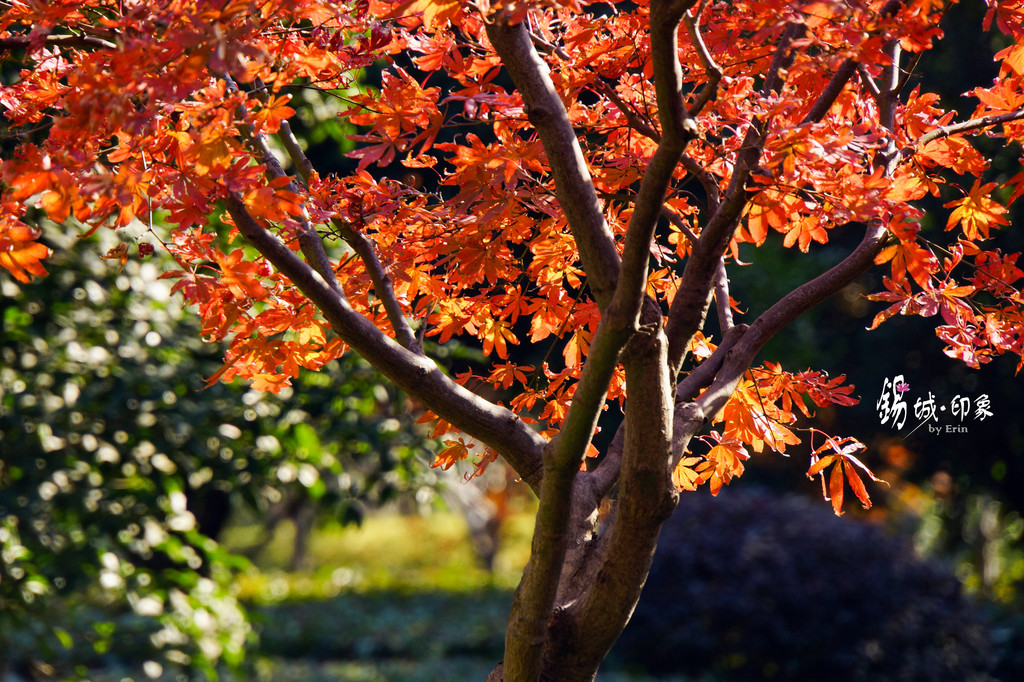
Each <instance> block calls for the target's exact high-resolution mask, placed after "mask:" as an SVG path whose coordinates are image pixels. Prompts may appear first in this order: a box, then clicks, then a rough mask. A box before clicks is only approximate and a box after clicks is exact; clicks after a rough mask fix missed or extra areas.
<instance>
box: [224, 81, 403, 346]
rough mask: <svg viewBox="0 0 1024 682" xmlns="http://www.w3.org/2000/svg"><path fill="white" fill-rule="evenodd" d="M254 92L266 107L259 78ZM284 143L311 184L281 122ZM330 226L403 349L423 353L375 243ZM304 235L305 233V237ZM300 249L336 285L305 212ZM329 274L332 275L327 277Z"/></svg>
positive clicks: (262, 146)
mask: <svg viewBox="0 0 1024 682" xmlns="http://www.w3.org/2000/svg"><path fill="white" fill-rule="evenodd" d="M228 83H229V85H230V86H231V87H232V88H233V89H236V88H234V83H233V82H232V81H230V80H228ZM254 86H255V89H254V90H253V94H254V95H255V96H256V98H257V99H259V101H260V102H262V103H263V104H266V103H267V102H268V101H269V100H270V97H269V95H268V93H267V90H266V87H265V86H264V85H263V82H262V81H261V80H260V79H258V78H257V79H256V81H255V83H254ZM246 132H247V138H248V139H250V140H252V141H253V142H254V143H255V146H256V147H257V150H258V151H259V153H260V156H261V157H262V159H263V162H264V164H266V166H267V169H268V173H269V174H270V175H271V177H275V178H276V177H282V176H284V174H285V172H284V169H283V168H282V167H281V164H280V163H279V162H278V161H277V157H275V156H274V155H273V153H272V152H271V151H270V147H269V146H268V145H267V142H266V139H265V137H264V136H263V135H257V134H255V131H254V130H253V127H252V126H251V125H249V124H246ZM278 135H279V137H280V138H281V141H282V143H283V144H284V147H285V149H286V150H287V152H288V156H289V158H290V159H291V160H292V163H293V164H295V168H296V171H297V172H298V174H299V177H301V178H302V182H303V183H304V184H306V185H307V186H308V185H309V177H310V173H312V171H313V164H312V162H310V160H309V158H308V157H307V156H306V154H305V152H303V151H302V147H301V146H300V145H299V141H298V139H296V137H295V135H294V134H293V133H292V129H291V126H289V125H288V121H281V127H280V129H279V133H278ZM289 188H290V189H291V190H292V191H294V192H296V193H299V188H298V187H296V186H295V182H294V181H293V182H291V183H290V184H289ZM331 224H332V225H333V226H334V227H335V229H337V230H338V233H339V234H340V235H341V238H342V239H344V240H345V242H346V243H347V244H348V245H349V246H351V247H352V250H353V251H355V252H356V255H358V256H359V258H360V260H362V261H363V265H364V266H365V267H366V271H367V273H369V275H370V281H371V282H372V283H373V291H374V293H376V294H377V298H378V299H380V301H381V303H382V304H383V306H384V312H385V313H386V314H387V316H388V321H389V322H391V327H392V329H394V330H395V338H396V339H397V340H398V342H399V343H400V344H402V346H404V347H405V348H408V349H409V350H411V351H413V352H414V353H418V354H420V355H422V354H423V348H422V346H421V344H420V342H419V340H418V339H417V338H416V334H415V333H414V332H413V330H412V328H411V327H410V326H409V323H408V321H407V320H406V318H405V311H404V310H402V304H401V303H399V302H398V297H397V296H396V295H395V289H394V287H393V286H392V284H391V277H389V276H388V274H387V272H386V271H385V270H384V266H383V265H382V264H381V262H380V258H379V257H378V256H377V249H376V247H375V246H374V244H373V242H372V241H371V240H370V239H369V238H367V237H366V235H364V234H363V233H361V232H359V231H357V230H355V229H354V228H353V227H352V226H351V225H348V224H347V223H345V222H344V221H342V220H339V219H338V218H334V219H333V220H331ZM303 233H304V234H303ZM299 243H300V246H302V252H303V254H305V255H306V257H307V259H308V260H310V262H312V263H314V266H315V267H316V269H317V271H318V272H319V273H320V275H321V276H323V277H324V278H325V279H327V281H328V282H329V283H330V282H334V283H335V284H337V278H336V277H335V276H334V269H333V267H332V266H331V265H330V261H329V260H328V258H327V254H326V253H325V252H324V248H323V242H322V241H321V239H320V236H319V235H318V234H317V233H316V230H315V229H314V228H313V226H312V225H310V223H309V218H308V217H307V216H306V214H305V210H304V212H303V221H302V232H300V237H299ZM327 273H330V275H328V274H327ZM337 288H338V291H341V287H340V284H338V287H337Z"/></svg>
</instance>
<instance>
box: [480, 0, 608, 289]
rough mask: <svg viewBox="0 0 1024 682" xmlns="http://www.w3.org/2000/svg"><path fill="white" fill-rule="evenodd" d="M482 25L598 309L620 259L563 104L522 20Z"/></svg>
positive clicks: (501, 19) (492, 20)
mask: <svg viewBox="0 0 1024 682" xmlns="http://www.w3.org/2000/svg"><path fill="white" fill-rule="evenodd" d="M486 30H487V37H488V38H489V39H490V41H491V45H493V46H494V49H495V51H496V52H497V53H498V56H500V57H501V61H502V64H503V65H504V66H505V68H506V69H507V70H508V73H509V75H510V76H511V77H512V81H513V83H515V86H516V90H518V91H519V94H520V95H521V96H522V98H523V110H524V112H525V113H526V116H527V118H528V119H529V121H530V123H532V124H533V126H534V127H535V128H536V129H537V133H538V134H539V135H540V139H541V143H542V144H543V146H544V151H545V152H546V153H547V157H548V163H549V164H550V166H551V174H552V175H553V176H554V179H555V197H556V198H557V199H558V203H559V204H560V205H561V208H562V211H563V213H564V214H565V218H566V221H567V222H568V224H569V229H570V230H571V231H572V235H573V238H574V239H575V241H576V248H577V249H578V250H579V253H580V260H582V261H583V269H584V270H585V271H586V273H587V282H588V284H589V286H590V290H591V292H593V295H594V300H596V301H597V304H598V306H599V307H600V308H602V309H603V308H604V307H605V306H607V305H608V303H609V302H610V301H611V298H612V295H613V293H614V291H615V286H616V283H617V282H618V280H619V272H620V269H621V260H620V258H619V253H618V250H617V249H616V247H615V239H614V237H613V235H612V233H611V230H610V229H609V228H608V224H607V222H606V221H605V219H604V214H603V213H602V210H601V204H600V202H599V201H598V198H597V192H596V191H595V190H594V183H593V182H592V180H591V177H590V173H589V172H588V171H587V163H586V160H585V159H584V158H583V152H582V150H581V149H580V145H579V141H578V140H577V139H576V132H575V131H574V130H573V128H572V123H571V121H570V120H569V115H568V113H567V112H566V110H565V105H563V104H562V100H561V98H560V97H559V95H558V92H557V91H556V90H555V86H554V83H552V81H551V77H550V76H549V75H548V71H549V70H548V66H547V64H545V63H544V61H543V60H541V58H540V57H539V56H538V54H537V51H536V49H534V46H533V42H532V40H531V37H530V32H529V30H528V29H527V27H526V22H520V23H518V24H515V25H509V23H508V20H507V17H505V16H503V15H501V14H500V13H499V14H498V15H496V16H493V17H491V18H490V20H489V21H488V22H487V23H486Z"/></svg>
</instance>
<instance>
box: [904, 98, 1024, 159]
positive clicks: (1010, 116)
mask: <svg viewBox="0 0 1024 682" xmlns="http://www.w3.org/2000/svg"><path fill="white" fill-rule="evenodd" d="M1021 120H1024V109H1018V110H1017V111H1010V112H1007V113H1005V114H995V115H992V116H980V117H978V118H972V119H970V120H968V121H961V122H960V123H954V124H953V125H948V126H939V127H938V128H936V129H935V130H930V131H928V132H927V133H925V134H924V135H922V136H921V137H919V138H917V141H916V142H915V144H914V147H915V148H916V147H920V146H921V145H925V144H928V143H929V142H932V141H933V140H938V139H939V138H942V137H949V136H950V135H957V134H959V133H967V132H973V131H975V130H981V129H982V128H992V127H995V126H997V125H1002V124H1004V123H1011V122H1013V121H1021ZM914 153H915V150H914V149H911V148H906V149H903V150H901V151H900V156H901V157H902V158H906V157H908V156H912V155H913V154H914Z"/></svg>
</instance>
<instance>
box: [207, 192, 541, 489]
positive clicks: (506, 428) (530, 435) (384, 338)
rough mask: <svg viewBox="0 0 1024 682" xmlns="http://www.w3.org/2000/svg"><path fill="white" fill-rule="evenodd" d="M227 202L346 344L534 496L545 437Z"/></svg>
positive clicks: (232, 198) (238, 202)
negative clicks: (501, 462)
mask: <svg viewBox="0 0 1024 682" xmlns="http://www.w3.org/2000/svg"><path fill="white" fill-rule="evenodd" d="M224 203H225V206H226V207H227V209H228V213H229V214H230V215H231V217H232V219H233V220H234V222H235V225H236V226H237V227H238V231H239V232H240V233H241V234H242V236H243V237H245V239H246V240H247V241H248V242H249V243H250V244H252V245H253V246H254V247H255V248H256V249H257V250H258V251H259V252H260V253H261V254H263V256H264V257H265V258H266V259H267V260H269V261H270V262H271V263H273V265H274V267H275V268H277V270H278V271H279V272H281V273H283V274H284V275H285V276H287V277H288V278H289V279H290V280H291V281H292V283H294V284H295V286H296V287H298V289H299V290H300V291H302V293H303V294H304V295H305V296H306V297H307V298H309V300H310V301H312V303H313V304H314V305H315V306H316V307H317V308H318V309H319V310H320V311H321V312H322V313H323V315H324V317H325V318H326V319H327V321H328V322H329V323H330V324H331V327H332V329H333V330H334V332H335V333H336V334H337V335H338V336H339V337H341V339H342V340H343V341H344V342H345V343H346V344H348V345H349V346H350V347H351V348H352V349H354V350H355V351H356V352H357V353H358V354H359V355H361V356H362V357H363V358H364V359H366V361H367V362H369V363H370V364H371V365H373V366H374V367H376V368H377V369H378V370H379V371H380V372H381V373H382V374H384V375H385V376H387V377H388V378H389V379H390V380H391V381H393V382H394V383H395V385H397V386H398V387H399V388H401V389H402V390H403V391H405V392H406V393H407V394H408V395H410V396H412V397H413V398H415V399H417V400H419V401H420V402H422V403H424V404H425V405H429V406H430V409H431V410H432V411H433V412H434V413H435V414H437V415H438V416H439V417H441V418H442V419H444V420H445V421H447V422H449V423H451V424H452V425H453V426H455V427H456V428H458V429H460V430H462V431H465V432H466V433H467V434H469V435H470V436H473V437H474V438H477V439H479V440H480V441H481V442H483V443H484V444H486V445H487V446H488V447H490V448H492V449H493V450H495V451H496V452H497V453H498V454H500V455H501V456H502V457H504V458H505V460H506V461H507V462H508V463H509V464H510V465H511V466H512V468H513V469H515V470H516V472H517V473H518V474H519V476H520V478H522V480H523V481H525V482H526V483H527V484H528V485H529V486H530V487H531V488H532V489H533V490H534V491H535V492H537V491H539V490H540V487H541V477H542V458H541V452H542V450H543V448H544V446H545V444H546V441H545V440H544V438H542V437H541V436H540V435H538V434H537V433H536V432H535V431H533V429H531V428H530V427H529V426H527V425H526V424H524V423H523V422H522V420H520V419H519V417H517V416H516V415H515V414H514V413H512V412H510V411H509V410H507V409H505V408H504V407H501V406H498V405H495V404H493V403H491V402H489V401H487V400H484V399H483V398H481V397H480V396H478V395H476V394H474V393H472V392H470V391H469V390H467V389H466V388H465V387H463V386H460V385H459V384H457V383H455V382H454V381H452V380H451V379H450V378H448V377H447V376H446V375H445V374H444V372H442V371H441V370H440V368H438V366H437V365H436V364H435V363H434V362H433V361H432V360H429V359H428V358H425V357H423V356H421V355H417V354H415V353H413V352H411V351H409V350H408V349H406V348H403V347H402V346H400V345H399V344H398V343H397V342H395V341H394V340H393V339H392V338H390V337H389V336H388V335H387V334H385V333H383V332H382V331H381V330H380V329H378V328H377V326H376V325H374V324H373V323H372V322H371V321H370V320H368V319H367V318H366V317H364V316H363V315H361V314H359V313H358V312H357V311H356V310H354V309H353V308H352V307H351V306H350V305H349V303H348V301H347V300H346V299H345V298H344V296H342V295H341V294H339V292H338V291H336V290H335V289H333V288H332V287H331V286H330V285H329V284H328V283H327V282H326V281H325V280H324V278H323V277H322V276H321V275H320V274H319V273H318V272H316V271H315V270H314V269H313V268H312V267H310V265H309V264H308V263H306V262H304V261H303V260H302V259H300V258H299V257H298V256H296V255H295V253H293V252H292V251H291V249H289V248H288V247H287V246H286V245H285V244H284V243H283V242H282V241H281V240H280V239H279V238H278V237H277V236H275V235H273V234H272V233H270V232H268V231H267V230H265V229H263V228H262V227H261V226H260V225H259V224H258V223H257V222H256V220H255V219H254V218H253V217H252V216H251V215H250V214H249V212H248V210H247V209H246V208H245V204H244V203H243V201H242V199H241V198H240V197H238V196H237V195H236V194H234V193H233V192H227V193H226V194H225V196H224Z"/></svg>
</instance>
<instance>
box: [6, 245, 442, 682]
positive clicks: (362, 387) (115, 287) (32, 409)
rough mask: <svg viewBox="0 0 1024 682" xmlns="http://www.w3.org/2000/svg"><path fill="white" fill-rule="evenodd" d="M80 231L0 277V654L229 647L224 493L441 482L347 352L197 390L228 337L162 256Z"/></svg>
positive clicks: (47, 674)
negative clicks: (283, 389) (118, 258)
mask: <svg viewBox="0 0 1024 682" xmlns="http://www.w3.org/2000/svg"><path fill="white" fill-rule="evenodd" d="M106 236H107V237H113V235H106ZM73 239H74V237H70V236H68V235H62V234H60V233H58V232H56V231H55V230H51V231H49V232H48V234H47V240H48V241H49V242H50V243H53V244H54V245H55V246H57V247H58V248H59V249H60V250H59V254H58V255H57V256H55V257H54V259H53V261H55V262H52V266H51V267H52V269H53V270H54V272H53V274H52V275H51V276H50V277H47V278H45V279H40V278H36V280H35V281H33V282H31V283H24V284H23V283H16V282H13V281H10V280H9V279H8V280H6V281H3V282H2V283H0V288H2V293H3V299H0V320H2V327H0V331H2V334H0V358H2V359H3V369H2V370H0V448H2V451H3V458H2V460H0V515H2V521H0V551H2V552H3V556H4V560H3V562H2V564H0V645H2V647H3V651H4V657H3V661H2V665H0V673H2V672H3V671H4V667H5V666H18V667H19V668H21V669H22V670H23V671H24V670H32V671H34V674H35V675H38V676H39V677H42V678H53V677H62V676H65V675H70V674H73V673H74V674H77V675H79V676H81V677H86V676H87V675H86V674H85V673H84V672H83V671H84V670H85V669H86V668H85V666H92V665H96V664H97V663H102V662H106V663H108V664H109V663H112V662H115V661H118V660H121V661H125V660H130V661H133V662H141V661H145V660H147V657H149V659H150V660H153V661H154V662H155V661H157V660H160V659H166V660H169V661H171V662H178V663H181V662H188V664H189V665H190V666H191V667H192V668H193V669H195V670H205V671H206V672H211V671H213V670H214V669H215V666H216V665H217V664H218V663H224V664H228V665H230V664H239V663H241V661H242V656H243V654H244V652H245V648H246V644H247V642H248V640H249V639H250V637H249V635H250V628H249V624H248V622H247V619H246V618H245V614H244V613H243V611H242V609H241V608H240V606H239V604H238V603H237V601H236V599H235V592H236V591H235V590H234V589H233V588H232V578H233V577H234V575H235V574H236V573H237V571H238V570H239V569H241V568H244V567H245V565H246V562H244V561H241V560H240V559H239V558H238V557H234V556H231V555H230V554H229V553H228V552H227V551H226V550H225V549H224V548H223V547H222V546H221V545H219V544H218V543H217V542H216V540H218V539H219V536H220V531H221V529H222V527H223V526H224V524H225V523H226V522H227V520H228V516H229V513H230V512H231V511H232V510H239V509H242V508H245V507H248V508H249V509H253V510H256V511H258V512H265V511H267V510H272V511H273V510H277V509H282V508H283V505H284V504H285V503H287V504H288V505H289V506H291V507H293V508H294V507H296V506H297V505H301V504H305V505H307V506H309V505H315V506H316V507H318V508H319V510H320V511H321V513H323V514H324V515H329V516H330V517H331V518H333V519H335V520H337V521H339V522H341V523H351V522H353V521H358V520H359V518H360V516H361V514H362V510H363V507H364V506H366V505H370V506H377V505H380V504H382V503H386V502H388V501H392V500H395V499H396V498H397V497H398V496H399V495H400V494H403V493H414V492H416V491H417V490H418V489H419V488H421V487H423V486H426V485H431V484H432V483H433V480H432V479H434V478H435V477H434V476H432V475H430V473H427V472H424V471H423V467H420V466H410V465H411V464H412V463H413V462H417V463H418V462H419V459H418V458H423V457H424V451H425V450H426V448H427V447H428V446H429V445H430V444H429V443H428V442H427V441H426V439H425V438H424V435H425V434H423V433H422V432H421V431H422V427H420V429H416V428H415V426H414V423H413V422H414V420H415V415H414V414H412V413H411V412H409V411H408V410H405V409H403V408H404V407H405V401H403V400H402V399H401V398H400V397H399V396H397V395H395V391H394V389H392V388H388V387H387V386H386V385H385V384H383V383H382V378H381V377H380V375H379V374H377V373H376V372H374V371H372V369H371V368H369V367H368V366H367V365H366V364H365V363H364V362H362V360H361V359H360V358H358V357H357V356H354V355H350V356H347V357H346V358H345V359H343V360H342V361H340V362H337V363H333V364H332V365H331V367H329V368H325V371H324V372H321V373H316V374H314V373H312V372H309V373H304V374H302V375H300V376H299V377H298V378H297V379H296V385H297V386H298V387H301V389H300V391H299V392H298V394H297V395H296V396H295V399H294V400H286V399H285V398H286V397H288V396H286V395H276V394H271V393H265V392H257V391H254V390H252V389H249V388H248V387H247V386H244V385H241V384H225V383H218V384H214V385H213V386H210V387H209V388H208V389H207V390H205V391H203V390H202V389H203V386H204V384H205V382H206V379H207V378H208V377H209V376H211V375H212V374H213V373H214V372H216V371H217V369H218V367H219V366H220V364H221V362H220V361H219V359H220V349H219V348H218V347H217V346H216V345H212V344H204V343H203V342H202V340H201V339H200V338H199V325H198V324H197V321H196V319H195V318H194V316H191V315H189V314H188V312H187V311H186V310H184V309H183V308H182V307H181V306H180V305H179V302H178V301H176V300H174V299H173V298H171V296H170V285H169V284H168V283H166V282H159V281H158V280H156V279H155V278H156V277H157V276H158V275H159V273H160V268H159V267H158V264H157V263H156V262H154V258H157V259H158V257H156V256H152V257H150V258H148V259H147V260H145V261H133V262H131V263H128V264H127V265H126V267H124V268H119V267H118V266H119V264H118V263H116V262H115V263H113V264H111V263H109V262H104V261H102V260H100V256H99V253H97V252H96V250H87V249H72V248H70V247H72V246H73V243H72V240H73ZM101 252H102V251H100V253H101ZM141 291H146V292H147V294H148V296H143V295H142V294H141V293H140V292H141ZM310 521H312V519H310ZM298 531H299V529H297V533H296V535H297V536H298V535H300V533H299V532H298ZM125 603H127V605H130V606H131V607H132V608H131V609H128V608H125V606H126V604H125ZM119 606H120V608H119ZM197 612H201V613H204V614H207V616H208V617H207V618H206V620H205V621H204V620H203V617H200V618H199V620H198V621H197V620H196V618H195V614H196V613H197ZM75 671H77V672H75Z"/></svg>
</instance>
